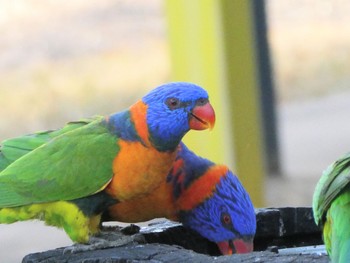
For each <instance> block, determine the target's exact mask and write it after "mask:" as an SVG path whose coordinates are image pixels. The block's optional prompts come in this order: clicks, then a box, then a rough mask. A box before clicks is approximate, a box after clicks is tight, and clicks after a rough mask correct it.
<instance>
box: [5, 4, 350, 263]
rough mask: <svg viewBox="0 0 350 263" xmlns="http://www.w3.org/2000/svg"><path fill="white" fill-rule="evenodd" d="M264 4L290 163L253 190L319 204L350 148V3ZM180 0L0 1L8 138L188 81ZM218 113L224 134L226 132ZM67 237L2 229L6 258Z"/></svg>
mask: <svg viewBox="0 0 350 263" xmlns="http://www.w3.org/2000/svg"><path fill="white" fill-rule="evenodd" d="M168 2H169V1H168ZM265 3H266V6H265V7H266V22H267V27H268V30H267V35H266V36H267V43H268V45H269V46H268V47H269V52H270V63H271V77H272V81H273V89H274V96H275V113H276V121H275V125H276V138H277V141H278V152H279V166H280V168H279V169H278V172H277V173H274V174H269V171H268V169H265V170H264V172H263V174H262V175H259V178H260V179H261V181H257V184H256V185H254V186H253V187H252V186H251V182H250V183H249V184H250V185H245V186H246V187H248V189H253V190H252V192H253V191H254V189H255V188H256V189H262V197H261V200H262V201H260V200H258V201H256V203H258V204H259V206H310V205H311V200H312V193H313V190H314V187H315V184H316V182H317V181H318V179H319V177H320V175H321V173H322V171H323V170H324V169H325V168H326V167H327V165H329V164H330V163H331V162H332V161H334V160H335V159H336V158H338V157H339V156H340V155H342V154H343V153H345V152H347V151H348V150H349V148H350V147H349V145H350V144H349V142H350V136H349V134H350V124H349V121H348V118H347V117H348V113H349V112H350V103H349V100H350V74H349V72H350V34H349V32H350V17H349V15H348V14H349V13H350V2H349V1H346V0H334V1H331V0H322V1H320V0H298V1H293V0H284V1H278V0H266V1H265ZM170 7H171V5H167V6H166V5H165V1H162V0H148V1H142V0H99V1H97V0H91V1H83V0H73V1H69V4H68V2H62V1H59V0H50V1H39V0H0V105H1V110H0V140H3V139H6V138H10V137H15V136H18V135H22V134H25V133H31V132H33V131H38V130H46V129H55V128H59V127H61V126H62V125H63V124H64V123H66V122H67V121H70V120H76V119H79V118H82V117H88V116H91V115H95V114H109V113H113V112H116V111H119V110H121V109H123V108H125V107H128V106H129V105H130V104H132V103H133V102H135V101H136V100H137V99H139V98H140V97H141V96H142V95H144V94H145V93H146V92H147V91H149V90H151V89H152V88H154V87H156V86H158V85H160V84H162V83H164V82H168V81H171V80H182V79H176V77H174V74H173V72H172V69H173V68H174V67H176V66H174V65H173V64H172V63H173V59H172V56H173V55H172V54H173V53H172V52H173V49H172V48H171V45H170V44H169V42H170V41H169V35H171V33H169V32H171V27H170V26H169V25H171V21H170V23H169V19H167V18H168V15H169V12H171V11H169V8H170ZM166 10H167V11H166ZM196 11H197V10H192V12H193V13H195V12H196ZM170 15H171V14H170ZM182 22H183V21H182ZM209 91H210V94H211V96H214V97H215V96H217V95H216V94H213V93H215V92H217V93H218V92H221V91H219V90H217V91H215V89H209ZM226 102H227V101H225V102H220V100H218V101H217V102H216V105H214V107H221V104H223V103H226ZM218 119H219V121H218V125H217V126H216V127H215V130H219V131H220V130H225V129H226V127H225V123H224V122H223V120H222V119H221V120H220V116H218ZM262 121H264V120H263V119H262ZM209 136H210V135H209ZM209 138H210V137H209ZM204 143H205V142H204ZM241 143H243V144H244V145H247V147H248V148H249V145H250V144H251V142H250V141H249V138H247V141H244V142H241ZM211 154H214V155H215V154H218V155H219V153H215V152H214V153H211ZM201 155H203V156H206V154H205V152H204V153H201ZM262 155H264V154H262ZM210 156H211V155H210V154H209V153H208V156H207V157H210ZM263 158H264V157H263ZM214 159H215V157H214ZM238 165H239V164H238ZM230 166H231V168H232V169H233V170H234V171H235V162H233V164H231V163H230ZM252 166H254V164H252ZM243 183H245V181H244V180H243ZM246 184H248V183H246ZM257 191H258V190H257ZM0 198H1V197H0ZM260 204H262V205H260ZM69 244H71V241H70V240H69V239H68V238H67V237H66V235H65V233H64V232H63V231H61V230H56V229H54V228H51V227H46V226H43V224H42V223H41V222H34V223H33V222H31V223H28V222H26V223H16V224H13V225H0V261H1V262H19V261H20V260H21V258H22V257H23V256H24V255H26V254H28V253H30V252H37V251H42V250H47V249H52V248H55V247H58V246H65V245H69Z"/></svg>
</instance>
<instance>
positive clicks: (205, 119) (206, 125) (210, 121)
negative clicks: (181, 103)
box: [189, 102, 215, 130]
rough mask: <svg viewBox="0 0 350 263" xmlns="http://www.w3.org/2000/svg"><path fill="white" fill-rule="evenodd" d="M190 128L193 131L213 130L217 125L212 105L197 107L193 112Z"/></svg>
mask: <svg viewBox="0 0 350 263" xmlns="http://www.w3.org/2000/svg"><path fill="white" fill-rule="evenodd" d="M189 124H190V128H191V129H193V130H205V129H210V130H211V129H212V128H213V127H214V125H215V112H214V109H213V107H212V106H211V104H210V103H209V102H208V103H206V104H205V105H200V106H196V107H194V108H193V110H192V112H191V118H190V123H189Z"/></svg>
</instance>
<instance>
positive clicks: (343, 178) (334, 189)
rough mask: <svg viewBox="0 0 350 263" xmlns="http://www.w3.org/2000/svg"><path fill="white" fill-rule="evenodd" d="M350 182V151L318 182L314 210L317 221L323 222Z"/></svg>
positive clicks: (327, 170) (314, 197) (318, 222)
mask: <svg viewBox="0 0 350 263" xmlns="http://www.w3.org/2000/svg"><path fill="white" fill-rule="evenodd" d="M349 182H350V153H348V154H346V155H344V156H343V157H341V158H340V159H338V160H337V161H335V162H334V163H333V164H331V165H330V166H329V167H328V168H327V169H326V170H325V171H324V172H323V175H322V177H321V179H320V181H319V182H318V183H317V186H316V189H315V192H314V196H313V211H314V217H315V221H316V223H317V224H318V225H319V224H320V223H321V224H322V221H323V218H324V216H325V213H326V212H327V210H328V209H329V207H330V205H331V203H332V201H333V200H334V199H335V198H336V197H337V196H338V195H339V193H340V192H341V191H343V190H344V188H345V187H346V186H347V185H348V184H349Z"/></svg>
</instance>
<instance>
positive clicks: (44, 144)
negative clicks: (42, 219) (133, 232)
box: [0, 117, 119, 207]
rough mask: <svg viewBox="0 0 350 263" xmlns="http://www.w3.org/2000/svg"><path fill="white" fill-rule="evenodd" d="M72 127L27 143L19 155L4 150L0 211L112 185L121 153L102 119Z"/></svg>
mask: <svg viewBox="0 0 350 263" xmlns="http://www.w3.org/2000/svg"><path fill="white" fill-rule="evenodd" d="M71 125H73V126H74V127H73V126H70V127H69V128H68V127H66V128H67V130H66V131H65V132H62V130H61V132H58V131H57V134H55V133H54V132H44V133H42V134H41V136H37V138H36V139H37V140H35V139H33V140H25V139H23V143H20V144H18V145H19V146H20V147H18V148H19V150H18V151H15V150H14V147H12V149H11V147H10V146H7V147H5V151H4V150H2V152H3V154H4V155H5V156H7V161H8V162H9V163H10V164H9V165H8V166H7V167H6V168H5V169H4V170H3V171H1V172H0V196H1V198H0V207H14V206H21V205H26V204H32V203H43V202H51V201H57V200H72V199H76V198H80V197H84V196H88V195H91V194H94V193H96V192H99V191H100V190H102V189H103V188H104V186H105V185H106V184H107V183H108V182H109V181H110V180H111V178H112V176H113V172H112V163H113V159H114V158H115V156H116V155H117V154H118V151H119V148H118V145H117V137H116V136H114V135H112V134H111V133H110V132H109V131H108V129H107V127H106V125H105V121H104V119H103V117H99V118H97V119H96V120H94V121H91V122H90V123H88V122H87V123H84V122H78V123H75V124H71ZM68 126H69V125H68ZM46 136H48V137H46ZM34 137H35V136H34ZM13 142H14V141H13ZM17 142H20V139H19V140H18V141H17ZM9 143H10V141H9V142H8V143H5V145H6V144H7V145H10V144H9ZM26 143H27V146H28V147H27V148H26V147H25V146H26ZM12 145H15V144H12ZM16 158H17V159H16ZM11 162H12V163H11Z"/></svg>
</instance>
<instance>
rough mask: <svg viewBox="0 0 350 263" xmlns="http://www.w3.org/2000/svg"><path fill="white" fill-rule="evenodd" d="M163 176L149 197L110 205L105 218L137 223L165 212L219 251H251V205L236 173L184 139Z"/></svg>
mask: <svg viewBox="0 0 350 263" xmlns="http://www.w3.org/2000/svg"><path fill="white" fill-rule="evenodd" d="M179 148H180V150H179V152H178V155H177V157H176V161H175V162H174V165H173V168H172V169H171V170H170V172H169V174H168V176H167V178H166V180H164V182H163V184H161V185H160V186H159V187H158V188H157V189H155V190H154V191H153V192H152V193H151V194H149V195H147V196H140V197H139V198H135V199H132V200H130V201H126V202H123V203H118V204H115V205H113V206H110V207H109V208H108V209H107V211H106V212H105V213H104V214H103V216H102V220H103V221H124V222H140V221H146V220H150V219H153V218H160V217H166V218H168V219H171V220H174V221H179V222H181V223H182V224H183V225H184V226H185V227H188V228H190V229H192V230H194V231H196V232H197V233H199V234H200V235H202V236H203V237H205V238H207V239H209V240H210V241H213V242H216V243H217V245H218V246H219V249H220V251H221V252H222V253H223V254H232V253H248V252H251V251H252V250H253V238H254V235H255V230H256V218H255V213H254V208H253V205H252V202H251V200H250V197H249V195H248V193H247V192H246V191H245V189H244V188H243V186H242V184H241V183H240V181H239V180H238V178H237V177H236V176H235V175H234V174H233V173H232V172H231V171H230V170H229V169H228V167H227V166H225V165H217V164H214V163H212V162H211V161H209V160H207V159H204V158H201V157H199V156H197V155H195V154H194V153H193V152H191V151H190V150H189V149H188V148H187V147H186V146H185V145H184V144H181V145H180V146H179Z"/></svg>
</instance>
